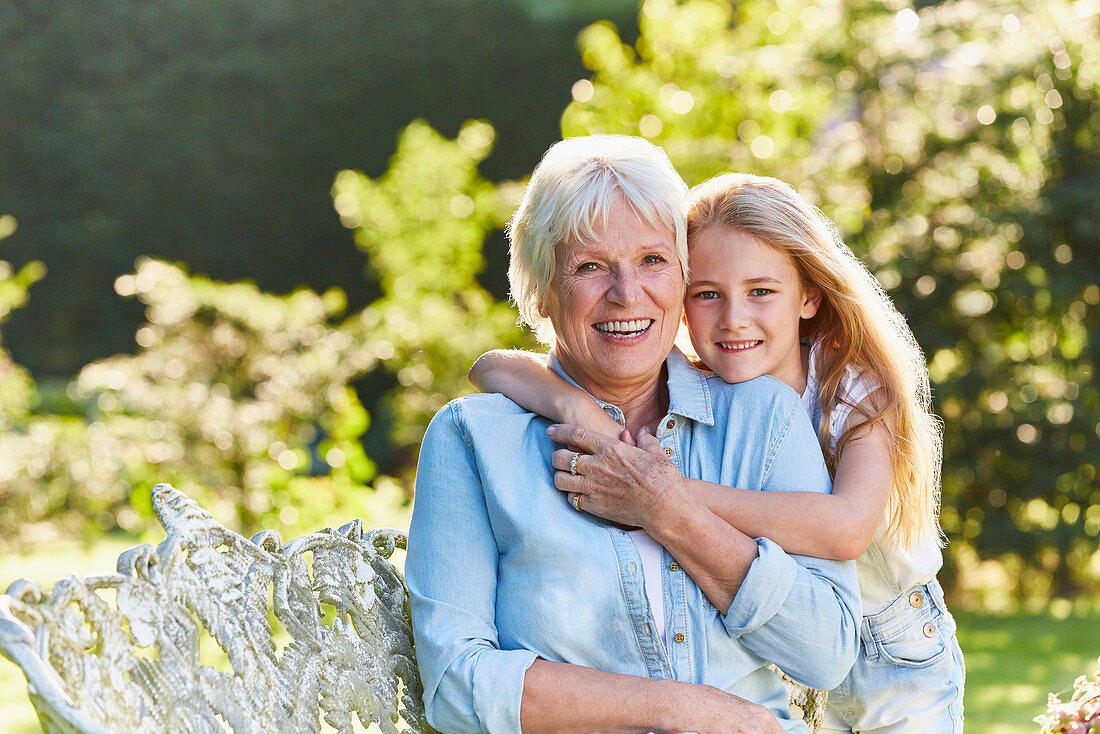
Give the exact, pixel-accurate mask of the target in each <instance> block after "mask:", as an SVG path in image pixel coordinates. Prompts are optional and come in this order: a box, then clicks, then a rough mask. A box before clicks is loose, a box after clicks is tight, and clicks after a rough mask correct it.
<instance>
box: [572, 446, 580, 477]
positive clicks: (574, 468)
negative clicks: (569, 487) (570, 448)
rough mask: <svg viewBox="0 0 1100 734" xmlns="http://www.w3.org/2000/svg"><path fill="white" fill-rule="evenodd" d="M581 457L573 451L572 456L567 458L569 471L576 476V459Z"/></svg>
mask: <svg viewBox="0 0 1100 734" xmlns="http://www.w3.org/2000/svg"><path fill="white" fill-rule="evenodd" d="M580 457H581V455H580V454H578V453H577V452H575V451H574V452H573V458H572V459H570V460H569V473H570V474H572V475H573V476H577V459H579V458H580Z"/></svg>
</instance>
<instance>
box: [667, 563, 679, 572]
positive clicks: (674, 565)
mask: <svg viewBox="0 0 1100 734" xmlns="http://www.w3.org/2000/svg"><path fill="white" fill-rule="evenodd" d="M668 570H669V571H679V570H680V564H679V563H677V562H676V561H673V562H672V563H670V564H668Z"/></svg>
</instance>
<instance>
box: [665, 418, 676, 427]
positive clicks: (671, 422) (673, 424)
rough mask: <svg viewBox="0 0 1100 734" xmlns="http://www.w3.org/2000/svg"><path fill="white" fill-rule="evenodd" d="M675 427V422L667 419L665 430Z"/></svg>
mask: <svg viewBox="0 0 1100 734" xmlns="http://www.w3.org/2000/svg"><path fill="white" fill-rule="evenodd" d="M675 427H676V421H675V420H673V419H672V418H669V419H668V423H666V424H665V428H675Z"/></svg>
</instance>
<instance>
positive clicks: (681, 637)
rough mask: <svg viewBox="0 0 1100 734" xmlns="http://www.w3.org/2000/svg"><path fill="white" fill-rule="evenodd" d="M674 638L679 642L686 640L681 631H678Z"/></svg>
mask: <svg viewBox="0 0 1100 734" xmlns="http://www.w3.org/2000/svg"><path fill="white" fill-rule="evenodd" d="M672 639H674V640H676V641H677V642H683V641H684V636H683V635H682V634H680V633H679V632H677V633H676V636H675V637H673V638H672Z"/></svg>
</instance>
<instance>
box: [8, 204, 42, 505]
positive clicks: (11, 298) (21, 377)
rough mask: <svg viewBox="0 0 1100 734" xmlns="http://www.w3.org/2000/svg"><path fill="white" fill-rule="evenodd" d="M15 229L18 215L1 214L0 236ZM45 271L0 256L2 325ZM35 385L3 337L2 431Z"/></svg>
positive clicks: (19, 417) (15, 420)
mask: <svg viewBox="0 0 1100 734" xmlns="http://www.w3.org/2000/svg"><path fill="white" fill-rule="evenodd" d="M15 229H16V221H15V217H13V216H11V215H10V214H2V215H0V240H3V239H4V238H5V237H8V236H9V235H11V234H12V233H13V232H15ZM45 274H46V269H45V268H44V267H43V266H42V263H40V262H37V261H35V262H30V263H28V264H26V265H24V266H23V267H22V268H20V269H19V270H18V271H16V270H15V269H14V268H12V266H11V263H9V262H8V261H6V260H0V326H2V325H3V324H4V323H5V322H6V321H7V320H8V316H9V315H10V314H11V312H12V311H13V310H15V309H17V308H19V307H21V306H23V305H24V304H25V303H26V302H27V290H28V289H29V288H30V287H31V286H32V285H34V283H35V282H37V281H39V280H41V279H42V277H43V276H44V275H45ZM35 388H36V386H35V384H34V380H33V379H32V378H31V375H30V373H28V372H27V370H25V369H24V368H22V367H20V366H19V365H17V364H15V363H14V362H13V361H12V358H11V354H10V353H9V352H8V351H7V350H6V349H5V348H4V341H3V339H0V432H3V431H7V430H10V429H11V428H12V427H13V426H15V425H17V424H20V423H21V422H22V421H24V420H25V419H26V417H27V415H28V413H29V411H30V409H31V407H32V406H33V405H34V402H35V400H36V397H37V394H36V389H35ZM0 488H2V485H0ZM2 497H3V494H2V493H0V498H2Z"/></svg>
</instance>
